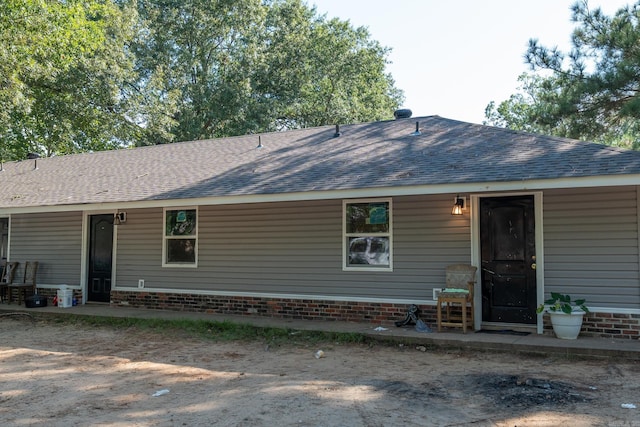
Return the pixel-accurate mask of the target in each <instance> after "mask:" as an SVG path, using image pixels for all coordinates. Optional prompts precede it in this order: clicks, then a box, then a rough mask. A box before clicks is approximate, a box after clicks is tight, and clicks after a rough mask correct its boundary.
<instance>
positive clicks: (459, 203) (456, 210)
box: [451, 194, 464, 215]
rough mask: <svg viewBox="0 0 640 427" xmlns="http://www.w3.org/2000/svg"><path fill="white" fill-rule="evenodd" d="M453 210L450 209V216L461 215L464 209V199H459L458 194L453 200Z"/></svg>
mask: <svg viewBox="0 0 640 427" xmlns="http://www.w3.org/2000/svg"><path fill="white" fill-rule="evenodd" d="M453 201H454V204H453V209H451V215H462V210H463V209H464V197H460V195H459V194H458V195H457V196H456V198H455V199H453Z"/></svg>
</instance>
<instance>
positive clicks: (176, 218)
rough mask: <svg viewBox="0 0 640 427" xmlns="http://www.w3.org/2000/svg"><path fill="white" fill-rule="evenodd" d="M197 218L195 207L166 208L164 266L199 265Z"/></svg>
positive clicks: (163, 247) (163, 249) (163, 248)
mask: <svg viewBox="0 0 640 427" xmlns="http://www.w3.org/2000/svg"><path fill="white" fill-rule="evenodd" d="M197 218H198V211H197V209H195V208H188V209H165V210H164V238H163V246H162V266H163V267H196V266H197V264H198V256H197V251H198V223H197Z"/></svg>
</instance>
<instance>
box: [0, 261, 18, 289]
mask: <svg viewBox="0 0 640 427" xmlns="http://www.w3.org/2000/svg"><path fill="white" fill-rule="evenodd" d="M17 269H18V262H7V263H5V266H4V268H3V269H2V280H1V281H2V283H6V284H11V283H13V278H14V276H15V275H16V270H17Z"/></svg>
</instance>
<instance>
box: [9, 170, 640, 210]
mask: <svg viewBox="0 0 640 427" xmlns="http://www.w3.org/2000/svg"><path fill="white" fill-rule="evenodd" d="M628 185H640V174H632V175H607V176H598V177H576V178H558V179H538V180H523V181H504V182H490V181H488V182H477V183H452V184H435V185H413V186H400V187H374V188H356V189H347V190H330V191H303V192H293V193H277V194H252V195H237V196H212V197H197V198H189V199H160V200H139V201H130V202H109V203H91V204H70V205H50V206H25V207H15V208H0V215H8V214H22V213H42V212H73V211H109V210H114V211H115V210H117V209H120V210H122V209H144V208H160V207H161V208H165V207H178V206H187V205H189V206H212V205H232V204H251V203H270V202H295V201H313V200H329V199H356V198H365V197H393V196H416V195H430V194H447V193H467V194H472V193H473V194H478V193H485V192H501V191H530V190H550V189H560V188H564V189H566V188H587V187H614V186H628Z"/></svg>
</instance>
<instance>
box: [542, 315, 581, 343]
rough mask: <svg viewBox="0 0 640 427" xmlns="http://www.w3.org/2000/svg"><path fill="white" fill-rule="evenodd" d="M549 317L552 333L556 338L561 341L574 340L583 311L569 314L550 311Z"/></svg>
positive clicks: (578, 330) (577, 333) (579, 326)
mask: <svg viewBox="0 0 640 427" xmlns="http://www.w3.org/2000/svg"><path fill="white" fill-rule="evenodd" d="M549 316H550V317H551V325H553V332H555V334H556V337H558V338H561V339H563V340H575V339H576V338H578V335H579V334H580V328H581V327H582V318H583V316H584V311H582V310H576V311H574V312H572V313H570V314H567V313H563V312H559V313H554V312H552V311H550V312H549Z"/></svg>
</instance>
